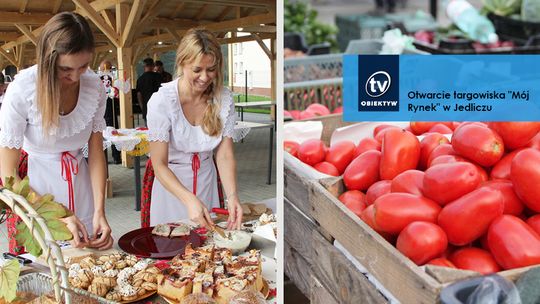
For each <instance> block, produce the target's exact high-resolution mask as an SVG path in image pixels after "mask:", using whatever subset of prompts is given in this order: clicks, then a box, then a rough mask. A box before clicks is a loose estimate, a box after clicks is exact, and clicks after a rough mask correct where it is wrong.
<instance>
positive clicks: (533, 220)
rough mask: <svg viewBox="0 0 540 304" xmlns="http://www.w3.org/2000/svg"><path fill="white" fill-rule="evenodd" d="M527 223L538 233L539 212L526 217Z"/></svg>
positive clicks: (539, 230)
mask: <svg viewBox="0 0 540 304" xmlns="http://www.w3.org/2000/svg"><path fill="white" fill-rule="evenodd" d="M527 225H529V226H531V228H532V229H533V230H534V231H535V232H536V233H538V235H540V214H537V215H533V216H531V217H530V218H528V219H527Z"/></svg>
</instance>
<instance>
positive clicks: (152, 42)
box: [0, 0, 276, 128]
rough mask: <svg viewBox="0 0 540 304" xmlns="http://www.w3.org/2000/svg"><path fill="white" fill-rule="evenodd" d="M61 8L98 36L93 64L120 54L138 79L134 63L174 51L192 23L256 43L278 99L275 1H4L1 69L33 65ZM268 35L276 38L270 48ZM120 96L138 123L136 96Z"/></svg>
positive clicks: (128, 121)
mask: <svg viewBox="0 0 540 304" xmlns="http://www.w3.org/2000/svg"><path fill="white" fill-rule="evenodd" d="M62 11H76V12H77V13H79V14H81V15H83V16H85V17H86V18H87V19H88V20H89V21H90V24H91V25H92V27H93V30H94V34H95V38H96V52H95V55H94V60H93V62H92V67H93V68H94V69H95V68H96V67H97V65H98V64H99V62H100V61H101V60H103V59H105V58H107V57H114V56H115V55H116V60H117V62H118V65H117V67H118V71H119V77H120V79H121V80H126V79H129V78H130V79H134V75H135V74H134V66H135V63H136V62H137V61H138V60H140V59H141V57H142V56H146V54H147V53H154V52H166V51H169V50H175V49H176V46H177V45H178V42H179V41H180V39H181V38H182V35H183V34H184V33H185V32H186V31H187V30H188V29H190V28H193V27H203V28H207V29H209V30H211V31H213V32H214V33H215V34H216V35H217V37H218V38H219V39H220V41H221V43H224V44H226V43H236V42H243V41H257V42H258V43H259V45H260V46H261V48H262V49H263V50H264V52H265V53H266V55H267V56H268V57H269V58H270V60H271V64H272V95H273V97H275V57H276V56H275V54H276V52H275V49H276V48H275V38H276V1H275V0H257V1H249V0H227V1H226V0H184V1H181V0H93V1H92V0H49V1H43V0H2V1H0V45H1V46H0V55H1V56H0V69H4V68H5V67H6V66H7V65H14V66H16V67H17V69H21V68H23V67H25V66H28V65H32V64H34V63H35V45H36V42H37V39H36V37H38V35H39V33H40V31H41V30H42V27H43V25H44V24H45V23H46V22H47V21H48V20H49V19H50V18H51V17H52V16H53V15H54V14H56V13H58V12H62ZM238 32H243V33H248V34H247V35H245V34H244V35H243V36H237V33H238ZM263 39H271V47H270V48H268V47H267V46H266V45H265V44H264V43H263ZM120 95H121V96H120V104H121V126H122V127H123V128H130V127H133V122H132V110H131V94H120Z"/></svg>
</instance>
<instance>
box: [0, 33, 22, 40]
mask: <svg viewBox="0 0 540 304" xmlns="http://www.w3.org/2000/svg"><path fill="white" fill-rule="evenodd" d="M20 36H21V35H20V34H19V33H17V32H0V41H13V40H16V39H17V38H19V37H20Z"/></svg>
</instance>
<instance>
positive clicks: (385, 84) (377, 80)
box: [366, 71, 392, 98]
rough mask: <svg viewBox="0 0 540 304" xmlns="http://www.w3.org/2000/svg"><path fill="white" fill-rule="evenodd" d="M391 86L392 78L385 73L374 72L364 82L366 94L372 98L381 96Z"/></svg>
mask: <svg viewBox="0 0 540 304" xmlns="http://www.w3.org/2000/svg"><path fill="white" fill-rule="evenodd" d="M391 84H392V78H391V77H390V75H389V74H388V73H386V72H385V71H378V72H375V73H373V74H371V76H369V78H368V79H367V81H366V94H368V95H369V96H371V97H373V98H375V97H379V96H382V95H384V93H386V91H388V89H389V88H390V85H391Z"/></svg>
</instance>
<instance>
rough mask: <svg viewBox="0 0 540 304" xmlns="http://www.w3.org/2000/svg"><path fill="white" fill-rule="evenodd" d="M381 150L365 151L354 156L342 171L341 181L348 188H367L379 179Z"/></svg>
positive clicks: (362, 189)
mask: <svg viewBox="0 0 540 304" xmlns="http://www.w3.org/2000/svg"><path fill="white" fill-rule="evenodd" d="M380 159H381V152H379V151H373V150H372V151H367V152H364V153H362V155H360V156H358V157H357V158H355V159H354V160H353V161H352V162H351V163H350V164H349V166H348V167H347V169H345V172H343V183H344V184H345V187H346V188H347V189H348V190H361V191H364V190H367V189H368V188H369V186H371V185H373V183H375V182H376V181H378V180H379V162H380Z"/></svg>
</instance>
